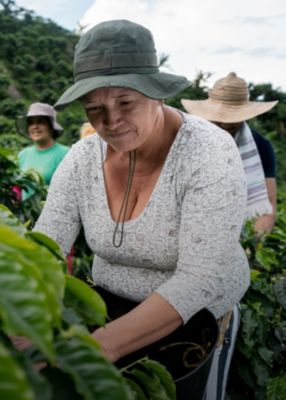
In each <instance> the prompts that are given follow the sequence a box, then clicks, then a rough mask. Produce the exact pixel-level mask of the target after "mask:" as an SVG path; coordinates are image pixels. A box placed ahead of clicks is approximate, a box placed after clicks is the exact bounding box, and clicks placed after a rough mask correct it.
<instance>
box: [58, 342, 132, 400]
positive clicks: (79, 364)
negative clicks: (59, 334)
mask: <svg viewBox="0 0 286 400" xmlns="http://www.w3.org/2000/svg"><path fill="white" fill-rule="evenodd" d="M97 346H98V345H97V343H96V342H95V341H94V340H93V339H92V338H91V337H90V336H87V337H83V336H82V337H73V338H72V339H70V340H66V339H61V338H57V340H56V350H57V355H58V365H59V367H60V368H61V370H62V371H64V372H66V373H68V374H69V375H71V376H72V378H73V381H74V383H75V386H76V389H77V391H78V393H80V394H81V395H82V396H83V399H84V400H94V399H96V400H106V399H116V400H133V396H132V394H131V392H130V389H129V387H128V386H127V384H126V382H125V381H124V379H123V377H122V376H121V374H120V372H119V371H118V369H116V368H115V366H114V365H112V364H111V363H109V362H108V361H107V360H106V359H105V357H103V355H102V354H101V353H100V352H99V350H98V348H97Z"/></svg>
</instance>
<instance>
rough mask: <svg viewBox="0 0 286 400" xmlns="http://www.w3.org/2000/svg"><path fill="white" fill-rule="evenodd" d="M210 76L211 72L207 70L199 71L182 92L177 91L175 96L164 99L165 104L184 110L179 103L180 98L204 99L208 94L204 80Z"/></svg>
mask: <svg viewBox="0 0 286 400" xmlns="http://www.w3.org/2000/svg"><path fill="white" fill-rule="evenodd" d="M210 76H211V73H209V72H202V71H199V72H198V73H197V75H196V77H195V79H194V80H193V81H192V82H190V86H189V87H187V88H186V89H185V90H183V92H181V93H179V94H178V95H177V96H175V97H172V98H171V99H168V100H167V101H166V104H168V105H169V106H172V107H176V108H178V109H179V110H182V111H185V110H184V108H183V106H182V104H181V99H196V100H200V99H206V98H207V96H208V88H207V85H206V82H207V80H208V79H209V77H210Z"/></svg>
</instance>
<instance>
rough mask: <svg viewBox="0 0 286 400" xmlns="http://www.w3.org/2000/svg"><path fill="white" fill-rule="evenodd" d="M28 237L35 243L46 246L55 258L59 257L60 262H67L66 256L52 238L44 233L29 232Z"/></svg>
mask: <svg viewBox="0 0 286 400" xmlns="http://www.w3.org/2000/svg"><path fill="white" fill-rule="evenodd" d="M27 237H28V238H30V239H33V240H34V241H35V242H37V243H39V244H41V245H43V246H45V247H46V248H47V249H49V250H50V251H51V252H52V253H53V254H54V255H55V256H57V257H58V258H59V259H60V260H62V261H64V262H65V261H66V259H65V256H64V254H63V252H62V250H61V248H60V246H59V245H58V243H57V242H55V241H54V240H53V239H52V238H50V237H49V236H47V235H45V234H44V233H42V232H27Z"/></svg>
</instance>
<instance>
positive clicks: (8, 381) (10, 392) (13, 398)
mask: <svg viewBox="0 0 286 400" xmlns="http://www.w3.org/2000/svg"><path fill="white" fill-rule="evenodd" d="M0 398H1V399H3V400H35V397H34V393H33V391H32V389H31V387H30V386H29V384H28V381H27V379H26V376H25V373H24V372H23V370H22V369H21V368H20V367H19V365H18V364H17V363H16V361H15V360H14V358H13V357H12V356H11V355H10V353H9V352H8V351H7V350H6V349H5V347H4V346H3V345H2V344H1V343H0Z"/></svg>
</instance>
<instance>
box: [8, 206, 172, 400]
mask: <svg viewBox="0 0 286 400" xmlns="http://www.w3.org/2000/svg"><path fill="white" fill-rule="evenodd" d="M63 259H64V257H63V255H62V254H61V251H60V249H59V247H58V245H57V244H56V243H55V242H54V241H53V240H52V239H51V238H49V237H47V236H45V235H44V234H39V233H36V232H32V233H31V232H29V231H28V230H27V229H26V228H25V226H24V225H22V224H21V222H20V221H19V220H18V219H16V218H15V217H14V216H13V214H12V213H11V212H10V211H9V210H8V209H7V208H6V207H5V206H1V207H0V285H1V291H0V398H1V399H2V398H3V399H17V400H52V399H53V400H54V399H57V398H60V399H61V400H65V399H66V400H68V399H69V400H71V399H84V400H93V399H95V398H96V399H117V400H135V399H138V395H137V394H136V393H137V392H138V391H139V390H141V391H142V393H145V394H146V396H145V397H143V398H145V399H146V398H147V399H149V398H152V399H157V398H158V399H162V400H163V399H166V400H173V399H175V385H174V383H173V381H172V378H171V375H170V374H169V373H168V372H167V370H166V369H165V368H164V367H163V366H161V365H160V364H158V363H156V362H154V361H151V360H142V361H138V362H137V363H136V367H135V365H133V368H132V369H131V370H129V371H128V380H127V379H126V378H125V376H124V374H126V373H127V372H126V371H127V370H128V367H127V368H125V369H124V372H123V371H122V372H121V371H120V370H118V369H117V368H116V367H115V366H114V365H112V364H111V363H109V362H108V361H107V360H106V359H105V357H104V356H103V355H102V354H101V352H100V349H99V345H98V343H97V342H96V341H95V340H94V339H93V338H92V337H91V336H90V335H89V330H88V326H91V325H94V324H96V325H97V326H103V325H104V324H105V321H106V315H107V310H106V306H105V303H104V302H103V300H102V299H101V297H100V296H99V295H98V294H97V293H96V292H94V291H93V290H92V289H91V288H90V287H89V286H88V285H87V284H85V283H84V282H82V281H81V280H79V279H77V278H75V277H72V276H68V275H66V274H65V272H64V270H65V268H64V266H63ZM19 335H21V336H24V337H26V338H29V339H30V340H31V343H32V346H30V347H29V348H28V349H26V350H25V351H24V352H19V351H18V350H17V349H16V348H15V347H14V345H13V343H14V341H10V337H11V336H19ZM39 362H41V363H44V364H45V367H44V368H43V369H42V370H35V369H34V366H33V364H35V363H39ZM4 366H5V367H4ZM140 368H144V372H143V375H142V371H141V369H140ZM51 371H55V373H54V374H53V373H51ZM138 371H139V372H138ZM138 374H139V375H140V374H141V375H140V378H139V381H140V384H139V386H140V388H142V389H137V390H135V389H134V387H135V385H136V384H135V383H133V385H131V384H130V380H133V381H134V380H136V379H138V378H137V375H138ZM58 376H60V381H59V378H58ZM67 379H70V380H71V382H72V384H71V385H69V386H68V389H67V390H66V388H64V389H65V390H63V386H62V382H63V384H65V382H67Z"/></svg>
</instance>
